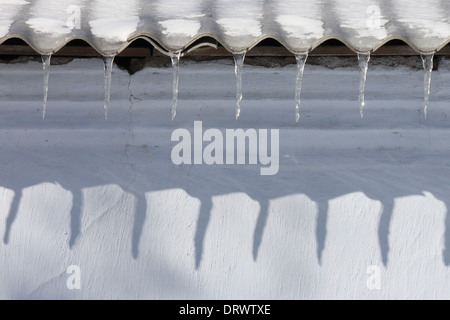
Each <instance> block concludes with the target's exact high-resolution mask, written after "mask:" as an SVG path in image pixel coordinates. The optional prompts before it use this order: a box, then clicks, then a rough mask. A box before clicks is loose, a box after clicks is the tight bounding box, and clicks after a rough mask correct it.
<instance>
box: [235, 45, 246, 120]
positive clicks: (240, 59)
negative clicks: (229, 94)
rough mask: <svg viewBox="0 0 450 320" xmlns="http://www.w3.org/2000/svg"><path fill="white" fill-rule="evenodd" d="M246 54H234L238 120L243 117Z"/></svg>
mask: <svg viewBox="0 0 450 320" xmlns="http://www.w3.org/2000/svg"><path fill="white" fill-rule="evenodd" d="M244 60H245V52H244V53H237V54H234V63H235V66H234V73H235V74H236V119H238V118H239V116H240V115H241V101H242V71H243V69H244Z"/></svg>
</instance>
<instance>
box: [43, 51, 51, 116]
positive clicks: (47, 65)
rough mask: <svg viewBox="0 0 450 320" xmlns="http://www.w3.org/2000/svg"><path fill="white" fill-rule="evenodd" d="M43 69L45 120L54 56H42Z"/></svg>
mask: <svg viewBox="0 0 450 320" xmlns="http://www.w3.org/2000/svg"><path fill="white" fill-rule="evenodd" d="M41 58H42V68H43V69H44V106H43V111H42V119H43V120H45V112H46V111H47V99H48V80H49V78H50V61H51V59H52V55H51V54H48V55H42V56H41Z"/></svg>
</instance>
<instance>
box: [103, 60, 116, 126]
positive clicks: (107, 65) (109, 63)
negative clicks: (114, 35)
mask: <svg viewBox="0 0 450 320" xmlns="http://www.w3.org/2000/svg"><path fill="white" fill-rule="evenodd" d="M114 57H115V56H105V57H103V67H104V71H105V100H104V109H105V120H108V107H109V101H110V99H111V78H112V69H113V63H114Z"/></svg>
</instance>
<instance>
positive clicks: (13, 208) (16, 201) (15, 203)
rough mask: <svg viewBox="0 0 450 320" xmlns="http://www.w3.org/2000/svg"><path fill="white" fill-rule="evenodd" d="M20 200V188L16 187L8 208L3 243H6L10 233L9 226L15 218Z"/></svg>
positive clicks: (10, 226)
mask: <svg viewBox="0 0 450 320" xmlns="http://www.w3.org/2000/svg"><path fill="white" fill-rule="evenodd" d="M21 200H22V189H18V190H17V191H16V192H15V194H14V199H13V202H12V203H11V209H10V210H9V215H8V218H6V229H5V234H4V236H3V243H4V244H8V242H9V235H10V234H11V228H12V225H13V224H14V221H15V220H16V218H17V213H18V211H19V205H20V201H21Z"/></svg>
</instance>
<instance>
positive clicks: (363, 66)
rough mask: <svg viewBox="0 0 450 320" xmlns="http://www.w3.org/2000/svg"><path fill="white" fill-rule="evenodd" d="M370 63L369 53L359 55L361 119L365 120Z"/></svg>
mask: <svg viewBox="0 0 450 320" xmlns="http://www.w3.org/2000/svg"><path fill="white" fill-rule="evenodd" d="M369 61H370V54H369V53H358V65H359V72H360V79H359V97H358V101H359V113H360V115H361V119H362V118H364V106H365V105H366V99H365V91H366V80H367V70H368V69H369Z"/></svg>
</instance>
